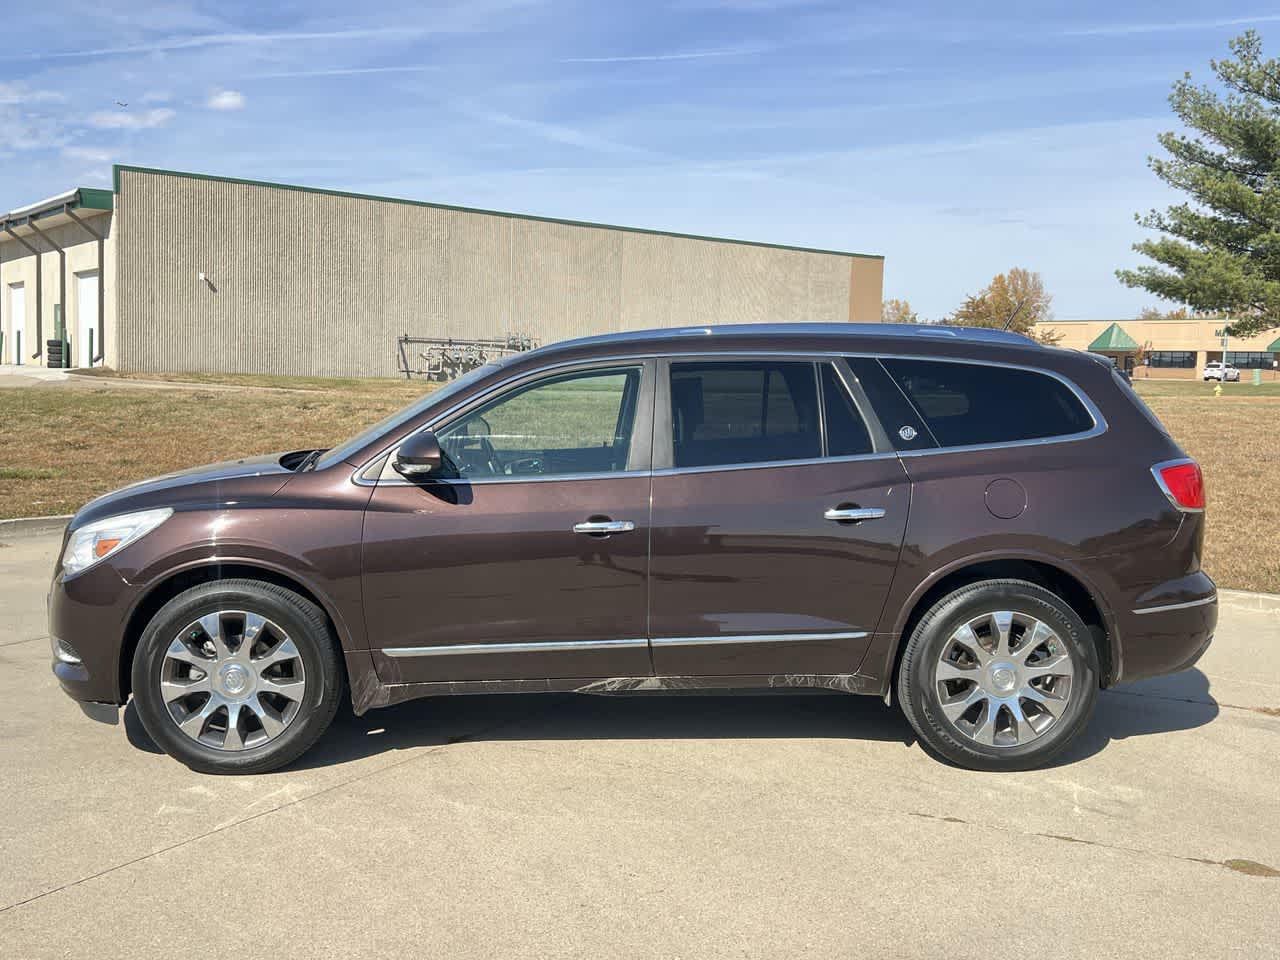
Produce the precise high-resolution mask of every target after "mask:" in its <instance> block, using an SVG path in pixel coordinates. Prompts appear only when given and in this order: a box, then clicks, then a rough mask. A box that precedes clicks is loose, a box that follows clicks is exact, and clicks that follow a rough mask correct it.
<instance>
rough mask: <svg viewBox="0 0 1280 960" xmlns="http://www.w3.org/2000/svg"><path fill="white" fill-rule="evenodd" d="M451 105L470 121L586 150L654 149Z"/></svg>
mask: <svg viewBox="0 0 1280 960" xmlns="http://www.w3.org/2000/svg"><path fill="white" fill-rule="evenodd" d="M453 108H454V109H455V110H457V111H458V112H459V113H462V114H464V115H466V116H468V117H471V118H472V119H473V120H480V121H483V122H485V123H490V124H494V125H495V126H501V127H508V128H510V129H512V130H520V131H523V132H524V133H529V134H532V135H533V136H536V137H538V138H539V139H542V140H547V141H550V142H552V143H560V144H564V145H565V146H570V147H581V148H583V149H585V150H593V151H595V152H597V153H611V154H632V155H640V154H643V155H653V151H649V150H645V149H643V148H641V147H633V146H630V145H629V144H625V143H618V142H617V141H615V140H609V139H607V138H605V137H601V136H598V135H596V134H594V133H588V132H587V131H585V130H579V129H577V128H576V127H568V126H565V125H563V124H559V123H547V122H545V121H542V120H529V119H526V118H524V117H516V116H512V115H511V114H509V113H503V112H502V111H500V110H487V109H483V108H480V107H473V106H470V105H466V104H454V105H453Z"/></svg>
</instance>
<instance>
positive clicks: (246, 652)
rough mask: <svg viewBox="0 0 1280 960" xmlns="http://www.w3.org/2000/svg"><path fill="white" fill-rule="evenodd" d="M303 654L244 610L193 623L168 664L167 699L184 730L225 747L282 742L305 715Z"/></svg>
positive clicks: (164, 677)
mask: <svg viewBox="0 0 1280 960" xmlns="http://www.w3.org/2000/svg"><path fill="white" fill-rule="evenodd" d="M306 687H307V682H306V676H305V673H304V670H303V666H302V655H301V654H300V653H299V652H298V648H297V647H296V646H295V645H294V643H293V641H292V640H290V639H289V636H288V634H286V633H285V632H284V631H283V630H282V629H280V627H279V626H277V625H276V624H275V623H273V622H272V621H270V620H268V619H266V618H265V617H262V616H259V615H258V614H256V613H249V612H247V611H244V610H220V611H218V612H217V613H210V614H208V615H206V616H203V617H201V618H200V619H199V620H194V621H192V622H191V623H189V624H187V626H186V627H184V628H183V629H182V630H181V631H180V632H179V633H178V635H177V636H176V637H175V638H174V639H173V642H172V643H170V644H169V648H168V650H166V651H165V654H164V660H163V661H162V663H161V667H160V696H161V698H162V699H163V700H164V703H165V706H166V707H167V708H168V711H169V716H170V717H171V718H172V720H173V722H174V723H175V724H176V725H177V727H178V729H179V730H181V731H182V732H183V733H184V734H186V735H187V736H188V737H190V738H191V739H192V740H195V741H197V742H198V743H201V744H204V745H205V746H207V747H214V748H216V749H219V750H248V749H250V748H252V747H259V746H261V745H262V744H264V743H267V742H268V741H270V740H274V739H275V738H276V737H278V736H279V735H280V734H281V733H283V732H284V730H285V728H287V727H288V726H289V724H290V723H291V722H292V721H293V719H294V718H295V717H296V716H297V715H298V711H299V709H300V708H301V706H302V698H303V694H304V693H305V692H306Z"/></svg>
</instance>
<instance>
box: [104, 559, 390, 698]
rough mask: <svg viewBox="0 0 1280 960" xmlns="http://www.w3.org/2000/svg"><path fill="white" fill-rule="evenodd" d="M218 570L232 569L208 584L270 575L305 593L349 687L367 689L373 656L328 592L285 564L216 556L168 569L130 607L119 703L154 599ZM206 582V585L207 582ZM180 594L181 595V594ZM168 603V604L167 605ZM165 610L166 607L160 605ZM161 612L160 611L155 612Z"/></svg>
mask: <svg viewBox="0 0 1280 960" xmlns="http://www.w3.org/2000/svg"><path fill="white" fill-rule="evenodd" d="M219 567H229V568H232V569H231V570H230V571H229V573H228V576H227V577H225V578H223V577H217V576H214V577H209V578H208V580H209V581H214V580H218V579H253V574H254V572H255V571H256V572H258V573H261V574H267V575H268V578H264V579H266V582H269V583H272V582H274V583H278V584H279V585H280V586H286V587H291V588H295V589H296V588H301V590H300V591H299V592H301V593H303V594H304V595H305V596H307V597H308V598H309V599H311V600H313V601H314V602H315V603H317V604H318V605H319V606H320V609H321V610H323V611H324V613H325V616H326V617H327V618H328V620H329V622H330V624H332V626H333V630H334V633H335V634H336V635H337V638H338V647H339V650H340V652H341V653H342V655H343V658H344V659H345V661H346V665H347V676H348V683H349V684H351V688H352V689H353V690H355V689H356V685H357V684H361V685H362V688H363V687H366V686H367V685H368V681H367V679H366V678H365V675H366V674H370V675H373V676H374V677H376V674H375V673H374V667H373V656H372V654H371V653H370V652H369V650H368V649H366V648H365V647H366V646H367V645H362V644H360V643H358V642H357V641H356V640H355V637H354V635H353V633H352V630H351V627H350V625H349V624H348V621H347V618H345V617H344V616H343V615H342V613H341V611H340V610H339V608H338V605H337V604H336V603H335V602H334V601H333V598H332V597H330V596H329V594H328V592H327V591H325V590H324V589H323V588H321V587H319V586H317V584H316V583H315V581H314V580H313V579H312V578H311V577H308V576H306V575H304V574H300V573H299V572H298V571H297V570H296V569H294V568H292V567H287V566H285V565H283V564H280V563H276V562H273V561H272V560H270V559H266V558H263V557H260V556H241V555H231V556H217V557H203V558H196V559H191V560H186V561H183V562H182V563H177V564H174V565H173V566H169V567H166V568H165V569H164V571H163V572H162V573H160V574H158V575H156V576H155V577H152V578H151V579H149V580H148V581H147V583H146V584H145V585H144V586H142V587H141V589H140V590H139V593H138V597H137V599H136V600H135V601H134V603H133V604H132V605H131V606H130V608H129V610H128V612H127V613H126V615H125V618H124V625H123V630H124V635H123V637H122V642H121V645H120V664H119V674H120V679H119V681H118V682H119V684H120V686H119V694H120V699H121V700H124V698H125V696H126V691H127V690H128V689H129V687H128V685H129V674H130V670H131V663H132V660H133V653H134V650H135V649H136V648H137V644H138V641H139V639H141V636H142V633H143V632H144V631H145V630H146V624H147V622H150V618H149V617H147V618H146V619H145V620H144V619H141V618H142V617H143V615H144V614H146V613H147V612H148V611H149V610H150V611H151V615H152V616H154V613H155V610H151V607H152V606H153V605H154V604H155V598H156V597H157V595H158V594H160V593H162V592H163V591H164V590H165V588H166V587H167V586H169V585H171V584H173V582H174V581H175V580H180V579H182V578H183V577H184V575H189V574H193V573H202V574H203V573H205V572H209V571H212V570H214V569H215V568H219ZM206 582H207V581H206ZM179 592H181V591H179ZM165 602H167V601H165ZM160 606H163V603H161V604H160ZM156 609H158V607H157V608H156Z"/></svg>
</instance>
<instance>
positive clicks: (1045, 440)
mask: <svg viewBox="0 0 1280 960" xmlns="http://www.w3.org/2000/svg"><path fill="white" fill-rule="evenodd" d="M708 357H709V358H716V359H718V358H726V359H732V358H755V357H790V358H800V359H808V360H830V359H837V360H838V359H839V358H842V357H865V358H869V359H872V360H879V359H886V360H927V361H930V362H935V363H966V364H970V365H978V366H984V367H1000V368H1007V369H1015V370H1027V371H1030V372H1031V373H1039V374H1042V375H1044V376H1047V377H1052V378H1053V379H1054V380H1057V381H1058V382H1059V383H1061V384H1062V385H1063V386H1065V387H1066V388H1067V389H1068V390H1070V391H1071V392H1072V394H1074V395H1075V397H1076V399H1078V400H1079V401H1080V402H1081V403H1082V404H1083V405H1084V408H1085V410H1086V411H1087V412H1088V414H1089V416H1090V417H1091V418H1092V419H1093V424H1094V425H1093V428H1092V429H1090V430H1085V431H1083V432H1080V433H1071V434H1063V435H1060V436H1055V437H1037V438H1035V439H1032V440H1007V441H1002V442H996V443H975V444H968V445H965V446H961V447H934V448H932V449H928V450H897V451H894V452H893V453H892V454H880V453H875V454H869V455H863V456H859V457H850V458H823V459H820V460H816V461H815V460H803V461H801V460H784V461H778V462H774V463H767V464H759V463H752V464H725V465H722V466H716V467H712V468H707V467H684V468H676V467H667V468H661V469H658V470H652V471H648V470H646V471H634V472H636V473H642V474H652V475H663V476H665V475H669V474H671V473H685V472H691V471H697V472H706V471H707V470H708V469H713V470H749V469H759V468H761V467H775V466H786V465H804V464H812V463H830V462H839V461H840V460H843V459H849V460H861V459H868V457H880V456H884V455H892V456H896V457H899V458H906V457H926V456H937V455H939V454H944V455H945V454H949V453H974V452H981V451H986V450H1004V449H1014V448H1017V447H1027V446H1044V445H1047V444H1052V443H1075V442H1078V441H1081V440H1091V439H1093V438H1094V437H1098V436H1101V435H1102V434H1103V433H1106V431H1107V429H1108V425H1107V420H1106V418H1105V417H1104V416H1103V415H1102V411H1101V410H1099V409H1098V406H1097V404H1095V403H1094V402H1093V400H1092V399H1090V397H1089V396H1088V395H1087V394H1086V393H1085V392H1084V391H1083V390H1081V389H1080V387H1078V386H1077V385H1076V384H1075V383H1074V382H1073V381H1072V380H1070V379H1069V378H1068V377H1066V376H1064V375H1062V374H1060V373H1058V372H1057V371H1055V370H1048V369H1045V368H1044V367H1038V366H1035V365H1033V364H1026V363H1001V362H997V361H994V360H980V359H974V358H970V357H938V356H933V355H930V354H928V353H901V352H893V353H877V352H874V351H868V350H690V351H676V352H669V351H666V350H656V351H646V352H643V353H639V354H623V355H618V356H610V357H595V358H592V359H586V360H584V359H577V360H563V361H560V362H558V363H552V364H548V365H547V366H542V367H538V368H537V369H535V370H528V371H525V372H523V373H519V374H516V375H514V376H511V377H508V378H507V379H505V380H500V381H499V382H497V383H495V384H493V386H492V387H490V388H489V389H488V390H486V391H484V392H483V393H482V394H480V395H478V396H472V397H470V398H468V399H466V400H463V401H461V402H459V403H456V404H454V405H453V406H451V407H448V408H447V409H445V410H443V411H441V412H440V413H439V414H437V415H436V416H435V417H433V418H432V419H431V420H430V421H428V422H427V423H425V424H423V425H422V426H421V427H419V428H418V429H419V430H431V429H434V428H435V427H436V426H437V425H438V424H439V423H441V422H442V421H444V420H446V419H448V418H449V417H451V416H452V415H453V414H455V413H457V412H459V411H461V410H463V409H465V408H467V407H469V406H472V405H474V404H477V403H481V402H483V401H484V400H485V399H486V398H488V397H489V396H491V395H492V394H494V393H496V392H497V391H499V390H503V389H506V388H507V387H509V386H511V385H513V384H516V383H519V382H520V381H522V380H526V379H529V378H532V377H539V376H542V375H545V374H547V373H551V372H553V371H556V370H560V369H563V368H569V367H584V368H590V367H594V366H598V365H606V366H607V365H615V364H624V363H635V362H643V361H648V360H675V359H679V360H697V359H702V358H708ZM839 369H840V367H839V365H837V371H839ZM845 385H846V386H848V385H849V384H848V383H847V381H846V384H845ZM855 396H856V394H855ZM876 422H878V418H877V421H876ZM654 426H655V429H656V426H657V425H656V424H655V425H654ZM417 432H418V431H414V433H417ZM412 435H413V434H408V435H407V436H412ZM401 442H403V441H401ZM398 446H399V442H397V443H393V444H388V445H387V446H385V447H383V448H382V449H380V450H379V451H378V452H377V453H376V454H374V455H373V456H372V457H369V458H368V459H367V460H365V461H364V462H363V463H362V464H361V465H360V466H359V467H357V468H356V469H355V471H353V473H352V475H351V480H352V482H353V483H355V484H357V485H358V486H376V485H378V484H382V483H385V484H387V485H389V486H413V485H414V484H412V483H409V482H408V481H406V480H399V479H393V478H389V477H388V478H385V479H381V478H380V479H378V480H372V481H370V480H364V479H362V478H361V477H360V475H361V474H362V473H363V472H364V471H365V470H366V469H368V467H369V466H371V465H372V464H373V463H374V462H375V461H376V460H378V459H379V458H380V457H383V456H386V455H387V454H389V453H391V452H393V451H394V450H395V448H396V447H398ZM387 463H388V464H390V458H388V461H387ZM630 472H632V471H618V472H616V473H608V474H604V475H603V476H604V477H616V476H623V475H624V473H630ZM384 473H385V470H384ZM397 476H398V475H397ZM575 477H576V478H579V479H585V478H587V475H585V474H563V475H557V476H549V477H539V478H537V479H539V480H569V479H574V478H575ZM1157 479H1158V478H1157ZM485 480H486V482H490V483H492V482H497V483H511V482H517V483H519V482H528V481H530V480H534V478H532V477H489V478H485ZM436 482H440V481H436ZM466 482H470V483H477V482H479V481H478V480H471V481H466Z"/></svg>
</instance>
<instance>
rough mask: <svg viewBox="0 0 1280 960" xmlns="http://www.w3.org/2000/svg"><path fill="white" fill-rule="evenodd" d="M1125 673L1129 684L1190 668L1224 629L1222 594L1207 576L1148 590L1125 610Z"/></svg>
mask: <svg viewBox="0 0 1280 960" xmlns="http://www.w3.org/2000/svg"><path fill="white" fill-rule="evenodd" d="M1117 619H1118V620H1119V624H1118V625H1119V627H1120V638H1121V656H1122V659H1121V675H1120V677H1119V678H1118V679H1120V680H1124V681H1126V682H1128V681H1131V680H1142V679H1145V678H1147V677H1158V676H1163V675H1165V674H1169V673H1178V672H1179V671H1182V670H1187V669H1190V668H1191V667H1192V666H1194V665H1195V663H1196V661H1198V660H1199V659H1200V657H1201V656H1203V655H1204V652H1205V650H1207V649H1208V648H1209V644H1210V642H1211V641H1212V640H1213V631H1214V629H1215V628H1216V627H1217V625H1218V593H1217V588H1216V587H1214V585H1213V581H1212V580H1210V579H1209V577H1208V576H1207V575H1206V574H1204V573H1202V572H1201V573H1195V574H1192V575H1190V576H1188V577H1184V578H1182V579H1180V580H1177V581H1175V582H1173V583H1170V584H1166V585H1165V586H1164V588H1162V589H1160V590H1153V591H1147V592H1146V593H1144V594H1143V595H1142V596H1141V597H1139V598H1138V600H1137V602H1135V603H1133V604H1132V605H1131V606H1130V608H1129V609H1127V610H1125V611H1123V612H1121V613H1120V614H1119V615H1118V617H1117Z"/></svg>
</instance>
